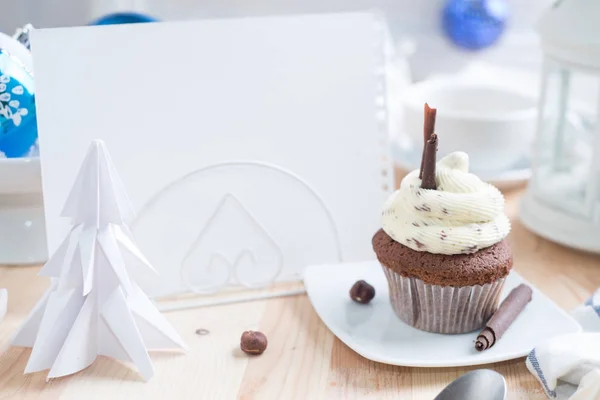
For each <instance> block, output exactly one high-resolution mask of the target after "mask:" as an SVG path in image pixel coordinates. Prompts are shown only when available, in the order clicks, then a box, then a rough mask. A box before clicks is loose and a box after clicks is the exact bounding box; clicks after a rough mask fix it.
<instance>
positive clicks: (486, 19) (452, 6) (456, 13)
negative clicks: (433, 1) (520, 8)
mask: <svg viewBox="0 0 600 400" xmlns="http://www.w3.org/2000/svg"><path fill="white" fill-rule="evenodd" d="M508 11H509V10H508V3H507V0H449V1H448V2H447V3H446V6H445V7H444V11H443V17H442V25H443V29H444V33H445V34H446V36H447V37H448V38H449V39H450V40H452V42H453V43H454V44H456V45H457V46H459V47H462V48H464V49H468V50H480V49H484V48H486V47H489V46H491V45H492V44H494V43H495V42H496V41H497V40H498V39H499V38H500V36H501V35H502V33H503V32H504V29H505V27H506V21H507V19H508V14H509V12H508Z"/></svg>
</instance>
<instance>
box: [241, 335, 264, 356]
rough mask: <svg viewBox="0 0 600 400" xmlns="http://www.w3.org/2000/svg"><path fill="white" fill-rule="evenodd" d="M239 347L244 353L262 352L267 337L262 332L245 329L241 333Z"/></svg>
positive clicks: (254, 353) (256, 353)
mask: <svg viewBox="0 0 600 400" xmlns="http://www.w3.org/2000/svg"><path fill="white" fill-rule="evenodd" d="M240 348H241V349H242V351H243V352H244V353H246V354H251V355H259V354H262V353H263V351H265V349H266V348H267V337H266V336H265V334H264V333H262V332H258V331H246V332H244V333H242V337H241V339H240Z"/></svg>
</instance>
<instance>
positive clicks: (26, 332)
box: [13, 141, 187, 380]
mask: <svg viewBox="0 0 600 400" xmlns="http://www.w3.org/2000/svg"><path fill="white" fill-rule="evenodd" d="M62 216H63V217H70V218H71V220H72V223H73V228H72V230H71V232H70V233H69V235H68V236H67V238H66V239H65V240H64V241H63V243H62V244H61V246H60V247H59V248H58V250H57V251H56V253H55V254H54V255H53V256H52V257H51V258H50V260H49V261H48V262H47V263H46V265H45V266H44V267H43V268H42V270H41V271H40V275H42V276H50V277H53V280H52V284H51V287H50V289H48V291H47V292H46V293H45V295H44V296H43V297H42V299H41V300H40V301H39V302H38V303H37V305H36V306H35V307H34V309H33V310H32V311H31V313H30V315H29V317H28V318H27V320H26V321H25V323H24V324H23V326H22V327H21V329H20V330H19V332H18V333H17V335H16V337H15V339H14V340H13V345H15V346H25V347H33V350H32V352H31V356H30V358H29V362H28V363H27V366H26V367H25V373H30V372H37V371H42V370H45V369H50V372H49V374H48V379H50V378H56V377H60V376H65V375H70V374H73V373H75V372H78V371H81V370H82V369H84V368H86V367H88V366H89V365H90V364H92V363H93V362H94V360H95V359H96V358H97V356H99V355H103V356H108V357H113V358H116V359H119V360H123V361H129V362H132V363H133V364H135V366H136V367H137V368H138V370H139V372H140V375H141V376H142V377H143V378H144V379H146V380H148V379H150V378H151V377H152V375H153V374H154V369H153V366H152V362H151V360H150V357H149V356H148V350H155V349H167V348H176V349H186V348H187V347H186V345H185V344H184V343H183V341H182V340H181V338H180V337H179V335H178V334H177V332H176V331H175V330H174V329H173V328H172V327H171V326H170V325H169V323H168V322H167V321H166V319H165V318H164V317H163V316H162V315H161V314H160V312H159V311H158V310H157V309H156V308H155V307H154V305H153V304H152V302H151V301H150V300H149V299H148V298H147V297H146V295H145V294H144V293H143V292H142V291H141V289H140V288H139V287H138V285H137V284H136V283H135V282H133V281H131V280H130V279H129V271H130V270H131V269H134V268H150V269H151V268H152V267H151V266H150V264H149V263H148V261H147V260H146V259H145V258H144V256H143V255H142V254H141V253H140V252H139V250H138V249H137V247H136V245H135V243H134V241H133V238H132V237H131V234H130V233H129V229H128V228H127V226H126V224H125V222H126V221H127V220H130V219H131V218H132V217H133V216H134V213H133V209H132V207H131V204H130V202H129V199H128V198H127V195H126V193H125V191H124V188H123V185H122V183H121V180H120V179H119V177H118V176H117V173H116V170H115V168H114V166H113V163H112V160H111V159H110V156H109V155H108V153H107V151H106V149H105V147H104V144H103V143H102V142H101V141H94V142H93V143H92V145H91V146H90V149H89V151H88V153H87V156H86V158H85V160H84V162H83V165H82V167H81V170H80V171H79V174H78V175H77V179H76V181H75V185H74V186H73V189H72V190H71V193H70V194H69V197H68V198H67V201H66V204H65V207H64V209H63V212H62Z"/></svg>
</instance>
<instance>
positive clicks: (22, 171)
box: [0, 158, 47, 265]
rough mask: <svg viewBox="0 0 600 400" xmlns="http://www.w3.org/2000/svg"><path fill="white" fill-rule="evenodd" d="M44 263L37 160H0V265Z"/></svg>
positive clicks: (41, 208)
mask: <svg viewBox="0 0 600 400" xmlns="http://www.w3.org/2000/svg"><path fill="white" fill-rule="evenodd" d="M46 259H47V250H46V226H45V221H44V203H43V198H42V180H41V174H40V160H39V158H8V159H7V158H4V159H0V264H2V265H29V264H41V263H43V262H45V261H46Z"/></svg>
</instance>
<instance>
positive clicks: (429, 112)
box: [419, 103, 437, 179]
mask: <svg viewBox="0 0 600 400" xmlns="http://www.w3.org/2000/svg"><path fill="white" fill-rule="evenodd" d="M423 114H424V122H423V155H422V157H421V169H420V170H419V178H420V179H423V163H424V162H425V147H426V146H427V141H428V140H429V138H431V135H432V134H433V132H434V131H435V117H436V114H437V109H435V108H431V107H429V104H427V103H425V106H424V111H423Z"/></svg>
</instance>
